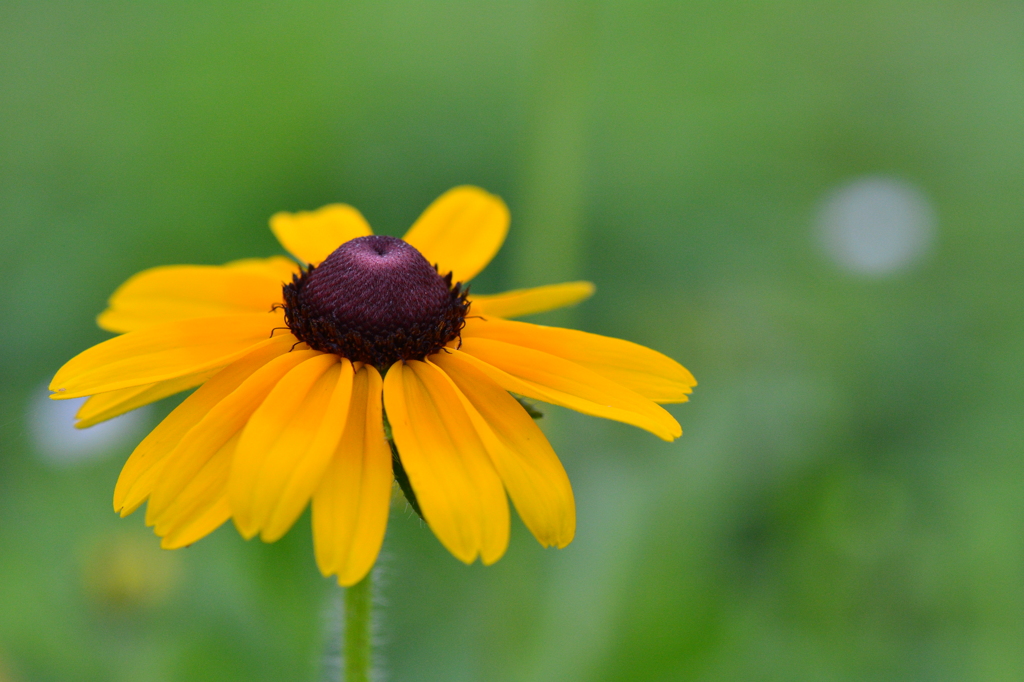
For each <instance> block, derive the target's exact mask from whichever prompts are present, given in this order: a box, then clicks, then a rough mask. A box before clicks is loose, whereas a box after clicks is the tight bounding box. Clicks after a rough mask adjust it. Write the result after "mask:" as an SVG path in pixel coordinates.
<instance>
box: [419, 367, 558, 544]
mask: <svg viewBox="0 0 1024 682" xmlns="http://www.w3.org/2000/svg"><path fill="white" fill-rule="evenodd" d="M430 360H431V361H432V362H434V363H436V364H437V366H439V367H440V368H441V369H442V370H444V372H445V374H447V375H448V377H450V378H451V380H452V381H453V382H454V383H455V385H456V386H457V387H458V390H459V394H460V398H462V404H463V407H464V408H466V411H467V412H468V413H469V416H470V419H472V421H473V424H474V426H475V427H476V429H477V433H479V434H480V437H481V439H482V440H483V442H484V445H486V446H487V451H488V453H490V455H491V461H492V462H493V463H494V466H495V468H496V469H497V470H498V473H499V474H500V475H501V480H502V481H503V482H504V483H505V488H506V489H507V490H508V494H509V496H510V497H511V498H512V502H513V504H515V506H516V510H517V511H518V512H519V516H520V517H521V518H522V519H523V523H525V524H526V527H527V528H529V529H530V532H532V533H533V535H534V537H536V538H537V541H538V542H540V543H541V544H542V545H544V546H545V547H550V546H555V547H565V546H566V545H568V544H569V543H570V542H571V541H572V538H573V535H574V534H575V532H576V504H575V502H574V500H573V494H572V486H571V485H570V484H569V477H568V476H567V475H566V473H565V469H564V468H562V463H561V462H560V461H558V456H557V455H556V454H555V451H554V450H552V449H551V445H550V444H548V440H547V438H545V437H544V434H543V433H542V432H541V430H540V428H538V427H537V424H536V423H534V421H533V419H532V418H531V417H530V415H528V414H527V413H526V410H524V409H523V407H522V406H521V405H520V404H519V403H518V402H516V400H515V398H513V397H512V396H511V395H509V394H508V391H506V390H505V389H503V388H502V387H501V386H499V385H498V384H496V383H494V381H492V380H491V379H490V378H488V376H487V375H486V374H484V373H483V372H482V371H481V370H480V369H479V368H477V367H475V366H474V365H473V363H472V362H470V361H469V360H467V359H466V356H465V354H463V353H437V354H435V355H433V356H431V358H430Z"/></svg>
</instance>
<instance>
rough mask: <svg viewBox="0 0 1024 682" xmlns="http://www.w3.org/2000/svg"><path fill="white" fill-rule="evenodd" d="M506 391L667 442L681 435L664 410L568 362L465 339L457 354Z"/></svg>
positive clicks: (528, 350)
mask: <svg viewBox="0 0 1024 682" xmlns="http://www.w3.org/2000/svg"><path fill="white" fill-rule="evenodd" d="M454 352H464V353H466V354H468V355H471V356H472V357H473V358H476V359H477V360H479V361H482V362H478V363H477V365H476V366H477V367H478V368H479V369H480V370H481V371H483V372H484V373H485V374H487V376H489V377H490V378H491V379H493V380H494V381H495V382H497V383H498V385H500V386H501V387H502V388H504V389H505V390H506V391H512V392H513V393H518V394H520V395H524V396H526V397H528V398H535V399H537V400H543V401H544V402H548V403H553V404H555V405H562V406H564V407H568V408H569V409H572V410H576V411H577V412H583V413H584V414H592V415H594V416H596V417H604V418H606V419H614V420H615V421H620V422H625V423H626V424H632V425H633V426H638V427H640V428H641V429H645V430H647V431H650V432H651V433H653V434H654V435H656V436H658V437H659V438H661V439H663V440H667V441H671V440H674V439H676V438H678V437H679V436H680V435H682V432H683V431H682V429H681V428H680V427H679V423H678V422H677V421H676V420H675V418H674V417H673V416H672V415H671V414H669V413H668V412H666V411H665V410H664V408H662V407H660V406H659V405H657V404H656V403H654V402H652V401H650V400H648V399H647V398H644V397H643V396H642V395H639V394H637V393H634V392H633V391H631V390H629V389H628V388H626V387H624V386H622V385H621V384H617V383H615V382H613V381H610V380H609V379H606V378H604V377H602V376H601V375H599V374H597V373H595V372H592V371H591V370H589V369H587V368H585V367H582V366H580V365H577V364H575V363H573V362H569V361H568V360H563V359H562V358H559V357H556V356H554V355H550V354H548V353H544V352H541V351H537V350H533V349H532V348H523V347H522V346H515V345H513V344H510V343H505V342H504V341H495V340H493V339H484V338H479V337H472V338H464V339H463V341H462V351H454Z"/></svg>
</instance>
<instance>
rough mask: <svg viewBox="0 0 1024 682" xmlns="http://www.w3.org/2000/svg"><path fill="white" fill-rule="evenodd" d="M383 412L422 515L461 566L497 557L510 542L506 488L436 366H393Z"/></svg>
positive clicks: (415, 363)
mask: <svg viewBox="0 0 1024 682" xmlns="http://www.w3.org/2000/svg"><path fill="white" fill-rule="evenodd" d="M384 408H385V410H387V414H388V420H389V421H390V423H391V432H392V435H393V436H394V438H395V444H396V445H397V446H398V452H399V455H400V456H401V458H402V464H403V466H404V467H405V471H406V473H407V474H408V475H409V482H410V483H411V484H412V487H413V490H414V491H415V492H416V497H417V499H418V501H419V505H420V509H421V510H422V511H423V518H425V519H426V521H427V523H428V524H429V525H430V528H431V530H433V531H434V534H435V535H436V536H437V538H438V539H439V540H440V541H441V544H443V545H444V546H445V547H446V548H447V549H448V551H449V552H451V553H452V554H454V555H455V557H456V558H458V559H459V560H461V561H464V562H465V563H467V564H468V563H472V562H473V560H474V559H476V557H477V555H478V554H479V555H480V559H481V561H483V563H484V564H491V563H494V562H495V561H497V560H498V559H499V558H501V555H502V554H504V552H505V548H506V547H507V545H508V533H509V513H508V502H507V501H506V500H505V491H504V489H503V488H502V485H501V479H500V478H499V477H498V474H497V472H496V471H495V469H494V465H493V464H491V461H490V457H489V456H488V454H487V451H486V449H485V448H484V445H483V442H482V441H481V440H480V437H479V436H478V435H477V433H476V430H475V429H474V428H473V424H472V422H471V421H470V420H469V416H468V415H467V414H466V411H465V409H464V408H463V407H462V402H461V401H460V400H459V397H458V395H457V394H456V392H455V390H454V389H453V387H452V385H451V384H450V382H449V381H448V380H447V379H446V377H445V376H444V373H443V372H441V371H440V370H439V369H438V368H437V367H435V366H433V365H428V364H427V363H425V362H419V361H416V360H412V361H409V362H406V363H404V364H403V363H402V362H397V363H395V364H394V365H392V366H391V368H390V369H389V370H388V373H387V375H386V376H385V377H384Z"/></svg>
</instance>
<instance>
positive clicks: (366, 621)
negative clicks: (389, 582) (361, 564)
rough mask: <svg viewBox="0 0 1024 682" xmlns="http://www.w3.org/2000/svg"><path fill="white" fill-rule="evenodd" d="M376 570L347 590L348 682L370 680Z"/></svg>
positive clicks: (346, 656) (346, 648) (345, 647)
mask: <svg viewBox="0 0 1024 682" xmlns="http://www.w3.org/2000/svg"><path fill="white" fill-rule="evenodd" d="M372 612H373V571H370V572H369V573H367V574H366V577H365V578H363V579H362V580H360V581H359V582H358V583H356V584H355V585H353V586H352V587H350V588H348V589H346V590H345V642H344V652H345V682H369V680H370V667H371V660H370V659H371V657H372V656H371V654H372V651H371V647H372V645H371V642H370V619H371V616H372Z"/></svg>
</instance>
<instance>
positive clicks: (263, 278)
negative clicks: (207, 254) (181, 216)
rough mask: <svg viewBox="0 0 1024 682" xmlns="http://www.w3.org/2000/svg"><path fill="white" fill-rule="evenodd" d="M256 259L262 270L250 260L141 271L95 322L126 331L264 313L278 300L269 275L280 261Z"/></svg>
mask: <svg viewBox="0 0 1024 682" xmlns="http://www.w3.org/2000/svg"><path fill="white" fill-rule="evenodd" d="M260 260H262V261H263V263H262V266H261V265H259V264H258V263H257V259H251V260H250V261H247V263H249V264H248V265H237V264H236V265H232V264H229V265H228V266H220V265H166V266H162V267H158V268H151V269H149V270H143V271H142V272H140V273H138V274H137V275H134V276H133V277H131V278H129V279H128V281H127V282H125V283H124V284H122V285H121V286H120V287H118V289H117V291H115V292H114V294H113V295H112V296H111V297H110V301H109V302H108V308H107V309H106V310H105V311H103V312H102V313H100V315H99V317H98V318H96V322H97V324H99V326H100V327H102V328H103V329H106V330H107V331H112V332H130V331H135V330H137V329H144V328H146V327H149V326H152V325H155V324H162V323H166V322H170V321H172V320H187V319H189V318H193V317H215V316H220V315H236V314H239V313H267V312H270V309H271V307H272V306H273V305H274V304H275V303H280V302H281V300H282V297H281V284H282V280H281V279H280V277H278V276H277V275H275V274H273V273H274V271H275V270H276V269H281V266H280V260H285V259H280V260H274V261H273V262H272V263H268V262H267V261H270V260H271V259H260ZM293 270H297V269H296V268H294V266H293ZM287 281H291V276H290V275H289V276H288V280H287Z"/></svg>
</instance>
